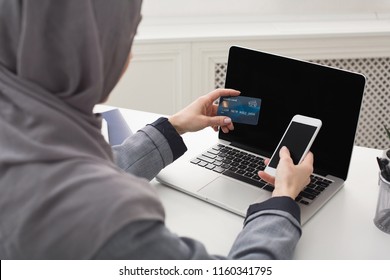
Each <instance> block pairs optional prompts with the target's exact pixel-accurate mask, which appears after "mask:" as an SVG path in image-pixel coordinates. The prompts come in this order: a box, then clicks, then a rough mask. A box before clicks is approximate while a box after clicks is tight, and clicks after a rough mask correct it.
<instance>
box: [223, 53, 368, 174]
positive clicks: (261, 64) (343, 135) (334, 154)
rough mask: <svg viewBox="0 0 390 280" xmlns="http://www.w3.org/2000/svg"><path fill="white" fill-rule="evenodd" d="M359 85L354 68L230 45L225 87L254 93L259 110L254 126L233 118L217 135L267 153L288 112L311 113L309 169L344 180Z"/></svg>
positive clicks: (359, 97)
mask: <svg viewBox="0 0 390 280" xmlns="http://www.w3.org/2000/svg"><path fill="white" fill-rule="evenodd" d="M364 85H365V78H364V76H362V75H360V74H357V73H352V72H348V71H343V70H339V69H335V68H331V67H326V66H321V65H318V64H315V63H310V62H306V61H300V60H295V59H291V58H286V57H282V56H277V55H273V54H269V53H263V52H259V51H254V50H248V49H243V48H239V47H231V48H230V52H229V60H228V70H227V73H226V82H225V87H226V88H233V89H237V90H240V91H241V95H244V96H250V97H256V98H260V99H261V111H260V115H259V120H258V124H257V125H246V124H239V123H236V124H234V130H233V131H231V132H229V133H223V132H220V133H219V138H221V139H223V140H227V141H229V142H231V143H232V144H233V145H236V146H238V147H242V148H244V149H248V150H250V151H252V152H255V153H258V154H261V155H263V156H267V157H271V155H272V153H273V152H274V150H275V149H276V146H277V145H278V143H279V141H280V139H281V138H282V136H283V133H284V131H285V129H286V127H287V126H288V124H289V123H290V121H291V119H292V117H293V116H294V115H297V114H299V115H304V116H308V117H312V118H317V119H320V120H321V121H322V127H321V130H320V132H319V134H318V135H317V138H316V141H315V142H314V144H313V146H312V148H311V151H312V152H313V154H314V171H315V172H316V173H317V174H320V175H324V176H326V175H328V174H332V175H334V176H337V177H339V178H343V179H346V177H347V173H348V168H349V162H350V158H351V154H352V149H353V145H354V139H355V132H356V128H357V125H358V120H359V113H360V107H361V102H362V98H363V91H364Z"/></svg>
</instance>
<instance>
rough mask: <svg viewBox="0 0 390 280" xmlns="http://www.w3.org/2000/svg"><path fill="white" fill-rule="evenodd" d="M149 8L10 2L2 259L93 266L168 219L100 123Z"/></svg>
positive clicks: (1, 73) (0, 195) (3, 7)
mask: <svg viewBox="0 0 390 280" xmlns="http://www.w3.org/2000/svg"><path fill="white" fill-rule="evenodd" d="M140 9H141V0H113V1H107V0H58V1H52V0H33V1H32V0H0V257H1V258H2V259H9V258H11V259H16V258H25V259H26V258H27V259H29V258H60V259H66V258H76V259H84V258H90V257H91V256H92V255H93V253H94V252H95V251H96V250H97V249H98V248H99V247H100V246H101V245H102V243H103V242H104V241H105V240H106V239H107V238H108V237H109V236H111V235H112V234H113V233H115V232H116V231H117V230H119V229H120V228H121V227H123V226H124V225H126V224H127V223H129V222H132V221H137V220H141V219H157V220H162V219H163V209H162V206H161V204H160V202H159V201H158V199H157V198H156V194H155V192H154V190H153V189H152V188H151V187H150V186H149V185H148V184H147V183H146V182H144V181H142V180H140V179H138V178H135V177H132V176H130V175H125V174H124V173H122V172H121V171H120V170H119V169H118V168H117V167H116V166H115V165H114V163H113V161H112V152H111V148H110V146H109V145H108V144H107V143H106V142H105V140H104V138H103V137H102V135H101V133H100V127H101V118H100V116H98V115H95V114H93V108H94V106H95V105H96V104H98V103H101V102H102V101H104V100H106V99H107V97H108V95H109V93H110V92H111V90H112V89H113V88H114V86H115V85H116V83H117V81H118V80H119V78H120V76H121V74H122V72H123V69H124V66H125V64H126V61H127V57H128V55H129V53H130V49H131V45H132V43H133V38H134V36H135V33H136V30H137V26H138V24H139V22H140V19H141V14H140Z"/></svg>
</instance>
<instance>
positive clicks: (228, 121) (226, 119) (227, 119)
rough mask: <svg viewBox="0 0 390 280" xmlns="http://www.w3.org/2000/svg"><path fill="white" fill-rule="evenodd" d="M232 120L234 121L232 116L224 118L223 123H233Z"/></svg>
mask: <svg viewBox="0 0 390 280" xmlns="http://www.w3.org/2000/svg"><path fill="white" fill-rule="evenodd" d="M231 122H232V119H231V118H224V119H223V123H225V124H228V123H231Z"/></svg>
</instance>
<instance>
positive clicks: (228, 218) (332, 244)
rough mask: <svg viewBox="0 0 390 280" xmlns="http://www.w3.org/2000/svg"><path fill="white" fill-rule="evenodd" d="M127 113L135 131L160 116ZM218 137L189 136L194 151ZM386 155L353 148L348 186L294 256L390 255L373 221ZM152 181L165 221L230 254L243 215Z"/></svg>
mask: <svg viewBox="0 0 390 280" xmlns="http://www.w3.org/2000/svg"><path fill="white" fill-rule="evenodd" d="M103 109H104V107H102V108H99V109H98V110H103ZM122 114H123V115H124V117H125V119H126V120H127V121H128V123H129V125H130V127H131V128H132V130H133V131H136V130H137V129H139V128H141V127H142V126H144V125H145V124H147V123H150V122H152V121H154V120H155V119H156V118H157V117H158V115H156V114H152V113H145V112H139V111H133V110H122ZM216 139H217V134H216V133H215V132H214V131H213V130H212V129H205V130H202V131H200V132H196V133H187V134H185V135H184V141H185V143H186V144H187V147H188V149H189V150H188V152H193V153H194V155H196V154H198V152H199V151H203V150H204V149H206V148H207V147H209V146H210V143H211V141H215V140H216ZM381 154H382V151H380V150H375V149H369V148H363V147H357V146H356V147H355V148H354V150H353V154H352V160H351V165H350V171H349V175H348V179H347V181H346V182H345V185H344V187H343V188H342V189H341V190H340V191H339V192H338V193H337V194H336V195H335V196H334V197H333V198H332V199H331V200H330V201H329V202H328V203H327V204H325V206H324V207H323V208H322V209H320V211H319V212H317V214H316V215H315V216H314V217H313V218H311V219H310V220H309V221H308V222H307V223H306V224H305V225H304V226H303V234H302V238H301V240H300V241H299V243H298V246H297V248H296V252H295V254H294V258H295V259H387V260H389V259H390V234H386V233H383V232H382V231H380V230H379V229H377V228H376V226H375V225H374V223H373V218H374V214H375V209H376V203H377V196H378V191H379V188H378V166H377V162H376V157H377V156H381ZM152 184H153V185H154V186H155V187H156V188H157V192H158V194H159V196H160V198H161V200H162V203H163V205H164V207H165V211H166V224H167V226H168V228H169V229H170V230H171V231H172V232H175V233H177V234H179V235H181V236H187V237H191V238H195V239H197V240H199V241H201V242H203V243H204V244H205V246H206V248H207V249H208V251H209V253H211V254H222V255H226V254H227V253H228V251H229V249H230V246H231V244H232V243H233V241H234V239H235V237H236V236H237V234H238V233H239V231H240V230H241V228H242V224H243V218H242V217H240V216H237V215H235V214H232V213H230V212H228V211H226V210H223V209H220V208H218V207H216V206H214V205H211V204H209V203H207V202H204V201H201V200H199V199H197V198H194V197H191V196H189V195H186V194H184V193H181V192H179V191H177V190H174V189H171V188H169V187H166V186H164V185H162V184H160V183H158V182H157V181H156V180H153V181H152Z"/></svg>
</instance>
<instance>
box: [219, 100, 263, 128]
mask: <svg viewBox="0 0 390 280" xmlns="http://www.w3.org/2000/svg"><path fill="white" fill-rule="evenodd" d="M260 107H261V99H260V98H254V97H248V96H234V97H232V96H229V97H221V98H220V99H219V106H218V111H217V115H218V116H227V117H229V118H231V119H232V121H233V122H235V123H243V124H250V125H257V123H258V122H259V115H260Z"/></svg>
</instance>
